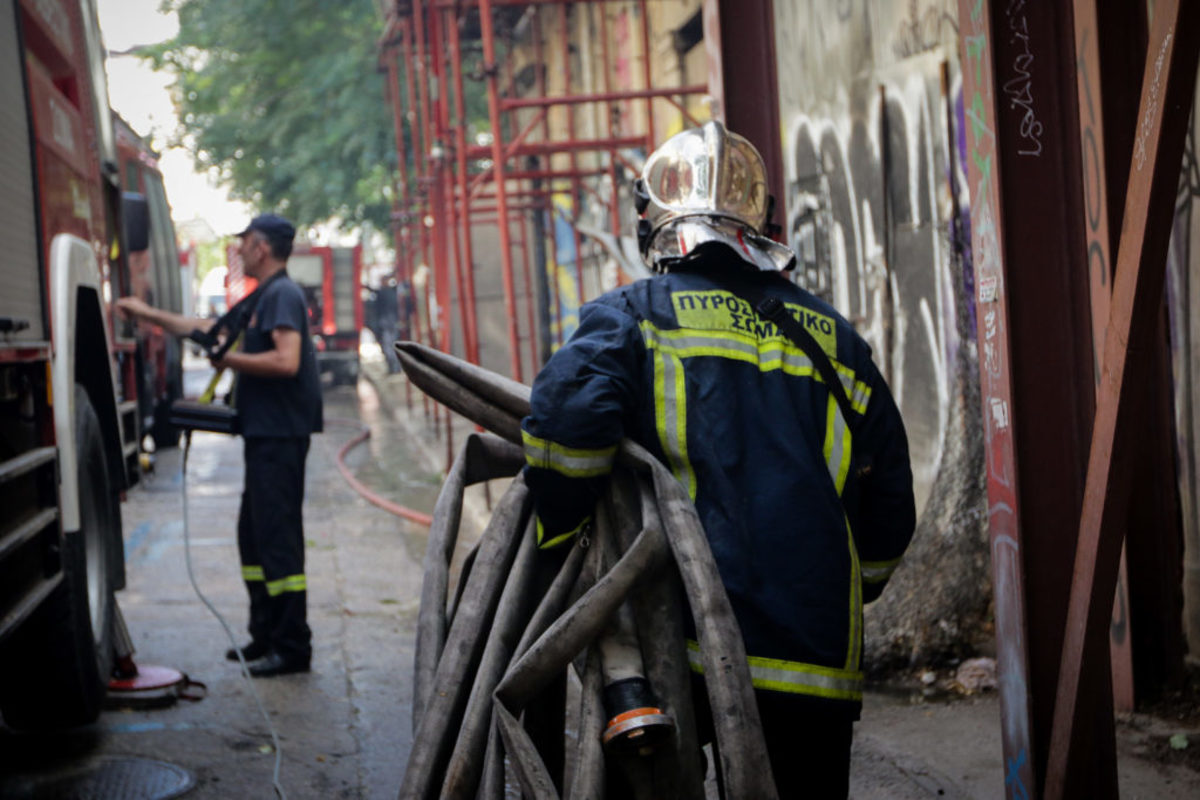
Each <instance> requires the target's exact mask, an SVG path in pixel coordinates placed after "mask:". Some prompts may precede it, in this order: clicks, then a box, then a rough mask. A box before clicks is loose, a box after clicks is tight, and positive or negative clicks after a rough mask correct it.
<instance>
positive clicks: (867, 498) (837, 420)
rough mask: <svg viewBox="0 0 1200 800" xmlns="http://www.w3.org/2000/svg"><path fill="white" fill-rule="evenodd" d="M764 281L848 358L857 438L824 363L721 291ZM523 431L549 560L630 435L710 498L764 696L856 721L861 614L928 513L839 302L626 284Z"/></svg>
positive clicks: (723, 562)
mask: <svg viewBox="0 0 1200 800" xmlns="http://www.w3.org/2000/svg"><path fill="white" fill-rule="evenodd" d="M723 257H728V256H723ZM709 263H710V264H711V257H710V258H709ZM751 281H757V282H758V283H759V285H760V286H761V287H762V288H763V289H764V290H765V291H766V292H767V293H768V294H771V295H775V296H777V297H778V298H779V299H780V300H782V301H783V302H784V303H785V305H786V307H787V308H788V309H789V310H790V311H791V312H792V314H793V316H795V317H796V318H797V319H799V320H800V321H801V322H802V323H803V324H804V326H805V327H806V328H807V330H808V332H809V333H810V334H811V335H812V336H813V338H814V339H815V340H816V342H817V343H818V344H819V345H820V347H821V349H822V350H824V351H825V353H826V354H827V355H828V356H829V358H830V359H831V360H832V361H833V365H834V368H835V369H836V370H837V372H838V374H839V376H840V378H841V381H842V384H843V386H844V387H845V389H846V390H847V391H848V392H849V394H850V396H851V400H852V407H853V412H854V415H855V416H856V417H857V419H856V420H854V421H853V423H852V425H847V424H846V421H845V420H844V419H843V418H842V412H841V410H840V408H839V407H838V405H837V403H836V402H835V400H834V398H833V396H832V395H831V394H830V392H829V391H828V387H827V386H826V385H825V383H824V382H823V381H822V379H821V378H820V376H819V374H818V373H817V371H816V369H814V367H813V364H812V362H811V361H810V360H809V358H808V356H807V355H806V354H805V353H804V352H803V351H802V350H801V349H800V348H798V347H797V346H796V345H795V344H793V343H792V341H791V340H790V339H788V338H787V337H786V336H784V335H783V334H782V333H780V332H779V331H778V330H777V329H776V327H775V325H774V324H772V323H771V322H768V321H766V320H764V319H762V318H761V317H759V316H757V315H756V314H755V313H754V312H753V310H752V309H751V307H750V305H749V304H748V303H747V302H746V301H745V300H742V299H740V298H738V297H737V296H736V295H734V294H732V293H731V292H730V291H728V290H727V289H726V288H723V287H731V286H732V287H737V286H738V285H744V284H745V283H747V282H751ZM522 428H523V436H524V445H525V456H526V462H527V465H526V469H525V477H526V480H527V482H528V484H529V487H530V489H531V491H532V493H533V497H534V502H535V507H536V511H537V514H538V535H539V542H540V544H541V546H542V547H552V546H554V545H556V544H558V543H560V542H565V541H567V540H568V539H570V538H571V537H572V536H573V535H574V534H576V533H578V532H579V531H580V530H581V529H582V528H583V526H585V525H586V524H588V522H589V520H590V516H591V513H592V510H593V507H594V504H595V501H596V499H597V497H598V496H599V489H600V485H601V483H602V480H603V478H604V476H605V475H607V474H608V472H609V471H610V469H611V467H612V464H613V461H614V458H615V455H616V450H617V444H618V443H619V442H620V440H621V439H622V438H623V437H625V436H628V437H630V438H631V439H633V440H634V441H636V442H638V443H640V444H641V445H643V446H644V447H646V448H647V449H648V450H650V451H651V452H653V453H654V454H655V455H656V456H657V457H658V458H659V459H660V460H661V461H662V462H663V463H664V464H666V465H667V466H668V467H669V468H670V469H671V470H672V472H673V473H674V474H675V476H676V477H677V478H678V479H679V481H680V482H681V483H682V484H683V485H684V486H685V487H687V490H688V492H689V493H690V495H691V497H692V500H693V501H694V502H695V504H696V509H697V511H698V512H699V515H700V519H701V521H702V523H703V525H704V530H705V533H706V535H707V537H708V540H709V542H710V544H711V546H712V551H713V556H714V557H715V559H716V562H717V566H718V568H719V570H720V573H721V578H722V581H723V582H724V584H725V587H726V590H727V591H728V594H729V599H730V602H731V603H732V606H733V611H734V613H735V615H736V616H737V619H738V623H739V624H740V626H741V630H742V636H743V638H744V639H745V643H746V651H747V654H748V655H749V658H750V668H751V674H752V676H753V680H754V685H755V686H756V687H757V688H759V689H767V690H774V691H780V692H788V693H792V694H797V695H807V696H809V697H811V698H825V699H827V700H834V701H843V702H844V703H848V704H852V705H853V707H854V709H855V711H856V710H857V707H858V705H859V704H860V703H861V700H862V663H861V660H862V606H863V603H864V602H870V601H871V600H873V599H875V598H876V597H878V596H879V593H880V592H881V591H882V590H883V585H884V583H885V582H886V581H887V579H888V578H889V576H890V575H891V574H892V572H893V570H894V569H895V568H896V565H897V564H898V563H899V561H900V558H901V556H902V555H903V553H904V550H905V548H906V547H907V546H908V543H909V540H910V539H911V538H912V534H913V528H914V525H915V511H914V505H913V492H912V472H911V468H910V466H909V455H908V442H907V439H906V437H905V433H904V426H903V423H902V422H901V419H900V413H899V411H898V410H897V408H896V404H895V402H894V401H893V399H892V396H891V393H890V392H889V391H888V388H887V386H886V385H885V383H884V381H883V378H882V377H881V376H880V374H879V372H878V370H877V369H876V368H875V365H874V364H873V363H872V361H871V352H870V348H869V347H868V346H867V344H866V342H864V341H863V340H862V338H861V337H859V336H858V335H857V334H856V333H855V332H854V330H853V329H852V328H851V326H850V324H849V323H848V322H847V321H846V320H845V319H843V318H842V317H841V316H840V315H839V314H838V313H837V312H836V311H835V310H834V309H833V308H832V307H831V306H829V305H827V304H826V303H823V302H821V301H820V300H818V299H816V298H815V297H813V296H812V295H811V294H809V293H808V292H806V291H804V290H803V289H801V288H799V287H798V286H796V285H795V284H793V283H791V282H789V281H787V280H785V279H784V278H782V277H780V276H779V275H778V274H775V273H762V272H750V271H746V270H741V269H737V268H734V269H729V268H725V269H720V270H713V269H711V267H710V268H709V269H706V268H705V267H704V265H703V263H700V264H693V265H692V266H689V267H687V268H682V269H676V270H675V271H672V272H669V273H668V274H665V275H659V276H655V277H653V278H649V279H646V280H642V281H639V282H637V283H634V284H631V285H628V286H624V287H621V288H618V289H616V290H614V291H611V292H609V293H607V294H605V295H603V296H602V297H599V298H597V299H596V300H594V301H592V302H590V303H588V304H586V305H585V306H584V307H583V309H582V311H581V314H580V325H579V328H578V330H577V331H576V332H575V334H574V336H572V337H571V339H570V340H569V341H568V342H567V343H566V344H565V345H563V347H562V348H561V349H559V350H558V351H557V352H556V353H555V354H554V356H553V357H552V358H551V359H550V360H549V361H548V362H547V363H546V366H545V368H544V369H543V370H542V371H541V373H540V374H539V375H538V377H537V379H536V380H535V382H534V385H533V396H532V414H531V415H530V416H529V417H527V418H526V419H525V420H524V422H523V423H522ZM851 429H853V434H852V433H851ZM690 647H691V648H692V650H691V653H692V656H693V659H692V660H693V665H694V668H696V667H698V662H699V656H698V652H697V646H696V644H695V643H694V642H692V643H690ZM838 705H841V703H839V704H838Z"/></svg>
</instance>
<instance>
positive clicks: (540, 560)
mask: <svg viewBox="0 0 1200 800" xmlns="http://www.w3.org/2000/svg"><path fill="white" fill-rule="evenodd" d="M396 351H397V354H398V356H399V358H400V362H401V365H402V366H403V368H404V371H405V373H406V374H407V376H408V377H409V379H410V380H412V382H413V383H414V384H416V385H417V386H418V387H419V388H421V389H422V390H424V391H425V392H426V393H427V394H429V395H430V396H431V397H433V399H435V400H437V401H438V402H440V403H442V404H444V405H446V406H447V407H449V408H450V409H451V410H453V411H456V412H458V413H460V414H462V415H463V416H465V417H467V418H468V419H470V420H471V421H473V422H475V423H477V424H479V425H482V426H483V427H484V428H487V429H488V430H489V431H492V433H491V434H472V435H470V436H469V437H468V438H467V441H466V442H465V443H464V445H463V447H462V449H461V450H460V452H459V455H458V457H457V459H456V460H455V462H454V465H453V466H452V468H451V470H450V473H449V475H448V476H447V478H446V481H445V484H444V486H443V489H442V493H441V495H440V496H439V497H438V501H437V505H436V507H435V509H434V513H433V519H432V524H431V527H430V534H429V546H428V548H427V550H426V556H425V565H424V571H425V582H424V585H423V587H422V594H421V607H420V616H419V621H418V633H417V653H416V675H415V680H414V703H413V727H414V734H415V735H414V740H413V742H414V743H413V748H412V751H411V752H410V754H409V759H408V764H407V767H406V771H405V774H404V777H403V780H402V784H401V787H400V792H399V796H400V797H401V798H406V799H407V798H422V799H424V798H430V799H432V798H435V797H440V798H462V799H463V800H467V799H468V798H475V797H479V798H485V799H486V800H493V799H494V800H500V798H503V797H504V796H505V782H506V770H511V775H512V776H513V777H514V778H515V779H516V781H517V782H518V783H519V784H520V787H521V790H522V791H523V793H524V794H525V796H527V797H531V798H537V799H538V800H543V799H544V798H557V797H559V796H560V794H561V795H562V796H566V797H571V798H575V797H588V798H599V797H604V796H606V793H607V792H609V791H611V792H613V794H612V795H611V796H622V797H634V798H651V797H653V798H694V797H703V796H704V788H703V779H704V770H703V767H702V764H701V761H700V759H701V755H702V754H701V750H700V748H699V743H698V738H697V733H696V725H695V720H694V713H693V711H692V698H691V678H690V668H689V660H690V659H689V651H688V646H687V644H686V642H685V639H684V634H683V631H684V616H685V614H687V613H688V612H689V609H690V612H691V614H692V618H693V622H694V628H695V630H696V632H697V638H698V640H699V652H698V653H693V654H692V655H691V660H696V661H698V665H697V666H698V667H699V668H700V669H702V671H703V673H704V677H705V687H706V688H705V691H706V694H707V697H708V701H709V705H710V707H711V708H712V712H713V713H712V721H713V726H714V728H715V733H716V744H717V748H716V751H717V754H718V757H719V759H720V770H721V772H722V775H723V778H724V789H725V792H726V795H727V796H728V797H734V798H747V797H753V798H765V799H767V800H772V799H773V798H776V797H777V794H776V792H775V787H774V785H773V783H772V779H771V771H770V767H769V764H768V762H767V757H766V747H765V745H764V742H763V737H762V728H761V724H760V722H759V719H758V710H757V706H756V705H755V701H754V695H753V689H752V687H751V683H750V673H749V668H748V665H747V662H746V653H745V647H744V645H743V643H742V639H741V634H740V631H739V628H738V626H737V622H736V620H735V619H734V616H733V611H732V609H731V608H730V605H729V599H728V597H727V595H726V593H725V589H724V586H723V585H722V583H721V579H720V575H719V573H718V572H717V567H716V563H715V562H714V560H713V557H712V553H711V551H710V549H709V545H708V541H707V539H706V538H705V536H704V531H703V529H702V527H701V525H700V520H699V518H698V516H697V515H696V511H695V508H694V506H693V505H692V503H691V500H690V499H689V498H688V496H687V493H686V491H685V490H684V489H683V487H682V486H681V485H680V484H679V482H678V481H676V480H675V478H674V477H673V476H672V475H671V474H670V472H668V471H667V470H666V468H665V467H663V466H662V464H660V463H659V462H658V461H657V460H656V459H655V458H654V457H653V456H652V455H650V454H649V453H648V452H647V451H645V450H644V449H643V448H641V447H639V446H638V445H637V444H635V443H633V442H631V441H628V440H626V441H624V442H623V443H622V444H621V447H620V450H619V452H618V457H617V464H618V468H617V469H616V470H615V471H614V473H613V477H612V479H611V480H610V481H609V484H608V489H607V493H606V496H605V497H604V498H603V500H602V501H601V503H600V504H599V505H598V507H597V509H596V514H595V525H594V526H593V528H592V531H591V533H590V534H589V536H588V537H586V539H585V538H582V537H581V538H580V539H579V541H577V542H576V544H575V546H573V547H571V548H570V549H569V550H568V552H567V553H566V554H565V555H564V556H563V557H562V558H561V560H555V559H553V558H548V557H547V554H545V553H542V552H540V551H538V549H537V547H536V542H535V538H536V534H535V531H534V526H533V524H532V521H531V516H532V515H531V513H530V502H529V493H528V489H527V488H526V486H525V484H524V481H523V479H522V478H521V476H520V475H519V474H518V473H519V471H520V469H521V466H522V465H523V463H524V457H523V453H522V450H521V446H520V444H519V443H520V441H521V440H520V420H521V419H522V418H523V417H524V416H525V415H527V414H528V413H529V387H527V386H524V385H523V384H519V383H516V382H514V381H511V380H509V379H507V378H503V377H501V376H499V375H496V374H494V373H491V372H489V371H487V370H484V369H482V368H480V367H476V366H473V365H471V364H468V363H466V362H464V361H461V360H459V359H456V358H454V357H452V356H448V355H446V354H444V353H441V352H439V351H436V350H433V349H431V348H428V347H425V346H422V345H418V344H415V343H411V342H401V343H398V344H397V345H396ZM512 475H515V476H516V477H514V478H513V481H512V484H511V486H510V488H509V490H508V491H507V492H506V493H505V495H504V496H503V498H501V500H500V502H499V503H498V504H497V506H496V508H495V510H494V511H493V513H492V517H491V520H490V522H489V523H488V525H487V527H486V529H485V530H484V532H483V534H482V535H481V537H480V539H479V541H478V543H477V544H476V545H475V547H474V549H473V550H472V552H471V554H470V555H469V556H468V558H467V559H466V561H465V562H464V565H463V567H462V573H461V575H460V577H459V579H458V582H457V585H456V587H455V589H454V594H453V598H451V597H450V588H449V587H450V559H451V556H452V554H453V552H454V549H455V544H456V542H457V539H458V535H459V530H458V529H459V523H460V521H461V517H462V504H463V493H464V491H465V489H466V487H467V486H469V485H472V484H475V483H478V482H481V481H485V480H490V479H493V478H499V477H507V476H512ZM685 598H686V603H685V602H684V599H685ZM623 607H626V608H627V611H626V610H622V609H623ZM622 618H623V620H624V621H622ZM614 620H616V621H615V622H614ZM626 623H631V624H632V626H633V630H632V631H629V630H626V631H625V632H624V634H622V636H620V637H618V645H619V646H622V647H636V648H637V649H638V650H640V654H641V661H642V664H643V665H644V672H645V678H646V679H647V680H648V681H649V684H650V685H651V686H652V687H653V689H654V693H655V696H656V697H657V699H658V701H659V705H660V706H661V708H662V710H663V711H664V712H665V714H666V715H668V716H669V717H671V718H672V719H673V720H674V724H675V734H674V736H671V737H670V738H669V740H667V741H666V742H663V743H662V744H661V746H659V747H656V748H650V749H649V752H648V753H643V752H640V751H634V752H629V751H626V750H622V749H618V748H608V749H605V748H604V746H603V744H602V741H601V730H602V729H603V728H604V721H605V712H604V710H603V691H604V684H605V682H606V675H605V672H606V671H605V670H604V669H603V667H602V660H603V656H604V655H605V654H604V653H602V652H601V651H602V649H603V648H602V646H601V645H602V643H603V642H605V640H606V638H607V641H608V644H609V645H612V643H613V638H612V631H613V627H614V625H615V626H616V627H618V628H621V627H622V626H623V625H625V624H626ZM569 667H570V668H571V669H573V671H574V672H575V674H577V675H578V677H579V681H580V684H581V692H580V700H579V703H578V704H576V705H573V706H572V707H571V708H565V700H564V696H565V691H564V686H565V684H566V676H567V672H568V668H569ZM610 677H611V676H610ZM572 732H573V733H575V734H576V735H575V736H573V737H572V736H570V735H569V734H570V733H572ZM565 741H571V742H572V746H573V748H574V751H573V752H572V753H571V754H570V755H569V756H568V754H566V753H565V752H564V748H565V746H566V745H565V744H564V742H565ZM567 764H569V765H572V767H571V770H570V774H567V772H566V768H565V765H567ZM614 780H615V781H622V782H623V783H625V784H627V785H626V786H623V787H622V789H621V790H619V791H620V793H618V790H617V789H616V788H615V785H611V784H609V783H606V782H610V781H614ZM606 786H607V789H606Z"/></svg>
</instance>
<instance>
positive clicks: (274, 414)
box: [235, 275, 324, 438]
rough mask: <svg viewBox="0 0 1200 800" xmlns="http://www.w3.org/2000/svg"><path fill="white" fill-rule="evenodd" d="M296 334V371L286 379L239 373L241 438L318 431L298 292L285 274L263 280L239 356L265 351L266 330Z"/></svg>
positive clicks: (317, 390)
mask: <svg viewBox="0 0 1200 800" xmlns="http://www.w3.org/2000/svg"><path fill="white" fill-rule="evenodd" d="M276 328H291V329H292V330H294V331H298V332H299V333H300V369H299V371H298V372H297V373H296V374H295V375H292V376H291V377H288V378H263V377H258V376H255V375H239V376H238V379H237V388H236V390H235V397H236V398H237V409H238V415H239V417H240V418H241V424H242V435H243V436H246V437H273V438H278V437H285V436H308V435H309V434H313V433H319V432H320V431H321V430H322V429H323V427H324V426H323V409H322V402H321V384H320V377H319V375H318V373H317V356H316V352H315V351H314V350H313V344H312V337H311V336H310V335H309V331H308V309H307V307H306V306H305V304H304V292H303V291H302V290H301V289H300V287H299V286H297V285H296V284H295V283H293V282H292V280H291V278H289V277H287V275H281V276H279V277H278V278H275V279H274V280H269V281H268V283H267V285H266V286H264V287H263V293H262V297H261V298H260V299H259V301H258V306H257V308H256V309H255V311H254V314H253V316H251V318H250V325H249V326H248V327H247V328H246V338H245V340H244V342H243V352H246V353H265V352H266V351H268V350H273V349H274V347H275V343H274V341H273V340H272V338H271V332H272V331H273V330H275V329H276Z"/></svg>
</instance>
